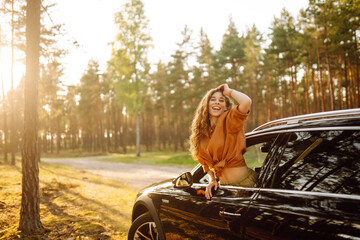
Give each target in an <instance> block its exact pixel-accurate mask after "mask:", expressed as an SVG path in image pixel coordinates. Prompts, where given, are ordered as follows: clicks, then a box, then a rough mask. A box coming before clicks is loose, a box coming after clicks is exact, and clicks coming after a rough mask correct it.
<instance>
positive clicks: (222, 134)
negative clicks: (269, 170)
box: [190, 84, 257, 199]
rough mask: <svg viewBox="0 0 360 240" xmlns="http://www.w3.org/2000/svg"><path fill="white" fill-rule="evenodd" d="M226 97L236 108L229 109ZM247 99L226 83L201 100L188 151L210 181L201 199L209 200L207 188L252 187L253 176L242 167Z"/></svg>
mask: <svg viewBox="0 0 360 240" xmlns="http://www.w3.org/2000/svg"><path fill="white" fill-rule="evenodd" d="M229 98H233V99H234V100H235V101H236V102H237V105H236V106H235V107H232V104H231V102H230V99H229ZM250 106H251V99H250V98H249V97H248V96H247V95H245V94H243V93H241V92H238V91H236V90H234V89H230V88H229V86H228V85H227V84H223V85H220V86H219V87H217V88H216V89H212V90H210V91H209V92H208V93H207V94H206V95H205V96H204V97H203V99H202V100H201V102H200V104H199V106H198V108H197V110H196V113H195V117H194V119H193V122H192V126H191V130H192V133H191V136H190V151H191V154H192V156H193V158H194V159H196V160H198V161H199V162H200V163H201V164H202V165H203V168H204V171H205V172H207V173H208V174H209V175H210V178H211V181H210V183H209V185H208V186H207V187H206V191H205V197H206V198H207V199H210V198H211V197H212V194H211V189H212V188H213V187H214V188H215V190H216V189H217V188H218V187H219V184H218V182H217V181H216V178H219V179H220V183H221V184H231V185H236V186H245V187H252V186H253V185H254V182H255V180H256V178H257V173H256V172H255V171H253V170H251V169H249V168H248V167H247V166H246V163H245V160H244V157H243V154H244V153H245V151H246V143H245V135H244V123H245V121H246V118H247V116H248V114H249V112H250Z"/></svg>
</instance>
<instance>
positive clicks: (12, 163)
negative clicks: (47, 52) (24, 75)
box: [10, 0, 16, 166]
mask: <svg viewBox="0 0 360 240" xmlns="http://www.w3.org/2000/svg"><path fill="white" fill-rule="evenodd" d="M14 29H15V27H14V0H12V1H11V91H10V109H11V113H10V114H11V116H10V125H11V126H10V133H11V135H10V142H11V144H10V149H11V165H14V166H15V144H16V139H15V119H14V115H15V113H14V111H15V108H14Z"/></svg>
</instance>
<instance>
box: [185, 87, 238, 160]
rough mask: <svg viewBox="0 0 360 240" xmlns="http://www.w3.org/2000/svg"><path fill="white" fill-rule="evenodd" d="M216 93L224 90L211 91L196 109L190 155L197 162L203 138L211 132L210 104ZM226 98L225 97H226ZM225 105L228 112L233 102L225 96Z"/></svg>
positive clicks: (192, 126)
mask: <svg viewBox="0 0 360 240" xmlns="http://www.w3.org/2000/svg"><path fill="white" fill-rule="evenodd" d="M216 92H221V93H222V94H223V90H222V89H216V88H214V89H211V90H209V91H208V92H207V93H206V94H205V96H204V97H203V98H202V100H201V101H200V104H199V106H198V107H197V109H196V112H195V116H194V119H193V121H192V124H191V135H190V153H191V155H192V158H193V159H194V160H197V155H198V153H199V146H200V140H201V137H202V136H203V135H204V134H205V133H206V132H207V131H209V130H210V127H211V125H210V115H209V102H210V99H211V97H212V95H213V94H214V93H216ZM224 96H225V95H224ZM225 103H226V108H227V110H230V109H231V108H232V102H231V101H230V99H229V98H228V97H227V96H225Z"/></svg>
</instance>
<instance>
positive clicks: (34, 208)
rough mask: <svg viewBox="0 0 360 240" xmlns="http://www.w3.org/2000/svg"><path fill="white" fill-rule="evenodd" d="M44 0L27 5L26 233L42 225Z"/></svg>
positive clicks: (23, 202)
mask: <svg viewBox="0 0 360 240" xmlns="http://www.w3.org/2000/svg"><path fill="white" fill-rule="evenodd" d="M39 43H40V0H28V1H27V5H26V74H25V109H24V140H23V152H22V197H21V210H20V223H19V230H20V231H22V232H23V233H25V234H29V233H34V232H36V231H37V230H40V229H42V228H43V227H42V224H41V221H40V193H39V167H38V162H37V154H38V112H37V111H38V80H39V78H40V71H39V55H40V45H39Z"/></svg>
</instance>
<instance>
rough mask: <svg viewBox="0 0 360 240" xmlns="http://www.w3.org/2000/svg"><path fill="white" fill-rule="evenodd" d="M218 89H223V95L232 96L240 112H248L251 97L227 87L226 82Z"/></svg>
mask: <svg viewBox="0 0 360 240" xmlns="http://www.w3.org/2000/svg"><path fill="white" fill-rule="evenodd" d="M218 89H223V93H224V95H225V96H228V97H231V98H233V99H234V100H235V101H236V102H237V103H238V104H239V106H238V110H239V111H240V112H241V113H249V111H250V107H251V98H249V96H247V95H246V94H244V93H242V92H239V91H236V90H234V89H231V88H229V86H228V85H227V84H222V85H220V86H219V87H218Z"/></svg>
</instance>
